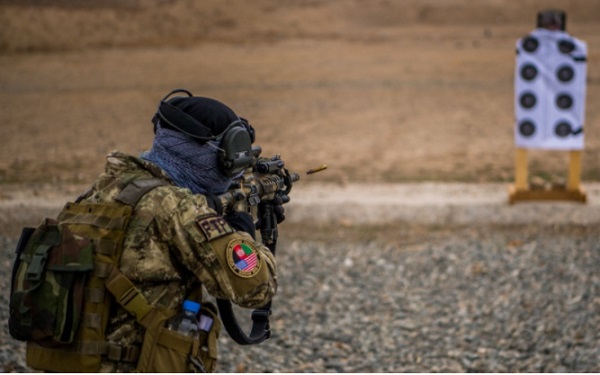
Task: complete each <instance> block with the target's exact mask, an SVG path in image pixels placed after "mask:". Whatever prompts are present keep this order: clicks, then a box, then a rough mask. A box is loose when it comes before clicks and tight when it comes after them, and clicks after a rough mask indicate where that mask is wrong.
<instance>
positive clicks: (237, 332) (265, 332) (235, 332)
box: [217, 299, 271, 345]
mask: <svg viewBox="0 0 600 375" xmlns="http://www.w3.org/2000/svg"><path fill="white" fill-rule="evenodd" d="M217 306H218V307H219V314H220V315H221V321H222V322H223V325H224V326H225V329H226V330H227V333H228V334H229V336H230V337H231V338H232V339H233V341H235V342H237V343H238V344H240V345H254V344H259V343H261V342H263V341H265V340H266V339H268V338H269V337H271V329H270V325H269V316H270V315H271V302H269V303H268V304H267V305H265V306H264V307H261V308H259V309H256V310H254V311H252V330H251V331H250V335H246V333H245V332H244V331H243V330H242V328H241V327H240V325H239V324H238V322H237V319H236V317H235V313H234V312H233V308H232V306H231V301H229V300H226V299H217Z"/></svg>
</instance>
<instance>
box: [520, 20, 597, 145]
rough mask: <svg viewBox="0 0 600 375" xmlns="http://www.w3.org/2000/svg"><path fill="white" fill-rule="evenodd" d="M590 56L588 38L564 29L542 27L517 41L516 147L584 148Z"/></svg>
mask: <svg viewBox="0 0 600 375" xmlns="http://www.w3.org/2000/svg"><path fill="white" fill-rule="evenodd" d="M586 58H587V45H586V43H585V42H583V41H581V40H579V39H576V38H573V37H571V36H570V35H569V34H568V33H566V32H565V31H561V30H548V29H544V28H538V29H535V30H534V31H532V32H531V33H530V34H529V35H527V36H525V37H523V38H521V39H519V40H518V41H517V59H516V66H515V117H516V121H515V144H516V146H517V147H522V148H541V149H555V150H582V149H583V145H584V142H583V141H584V137H583V125H584V116H585V92H586V86H585V85H586V74H587V63H586Z"/></svg>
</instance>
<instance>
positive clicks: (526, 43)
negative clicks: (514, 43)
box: [521, 36, 540, 53]
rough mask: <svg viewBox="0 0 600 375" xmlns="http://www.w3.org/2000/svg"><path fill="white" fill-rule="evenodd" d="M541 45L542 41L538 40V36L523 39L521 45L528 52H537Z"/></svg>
mask: <svg viewBox="0 0 600 375" xmlns="http://www.w3.org/2000/svg"><path fill="white" fill-rule="evenodd" d="M539 45H540V42H538V40H537V38H534V37H532V36H528V37H526V38H525V39H523V42H522V43H521V46H522V47H523V49H524V50H525V51H527V52H530V53H531V52H535V50H536V49H537V48H538V46H539Z"/></svg>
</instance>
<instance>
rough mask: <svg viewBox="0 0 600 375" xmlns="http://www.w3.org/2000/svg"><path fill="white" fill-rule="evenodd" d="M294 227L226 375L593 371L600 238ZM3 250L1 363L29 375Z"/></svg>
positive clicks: (553, 230)
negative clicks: (309, 234)
mask: <svg viewBox="0 0 600 375" xmlns="http://www.w3.org/2000/svg"><path fill="white" fill-rule="evenodd" d="M291 227H292V230H291V233H290V235H288V236H285V237H283V238H282V240H281V243H280V247H279V254H278V258H279V260H280V274H281V279H280V280H281V281H280V283H281V289H280V294H279V295H278V297H277V300H276V301H275V303H274V315H273V319H272V326H273V336H272V338H271V339H270V340H267V341H266V342H265V343H263V344H261V345H258V346H255V347H241V346H238V345H236V344H234V343H233V342H232V341H231V339H229V337H228V336H227V334H226V333H224V334H223V335H222V337H221V338H220V353H221V361H220V365H219V367H218V371H220V372H271V371H274V372H391V371H394V372H438V371H443V372H472V371H476V372H505V371H510V372H599V371H600V365H599V363H598V359H599V358H600V345H599V343H600V276H599V274H598V269H599V267H600V241H599V237H600V234H599V233H600V232H599V231H598V229H599V228H598V227H596V226H591V227H590V226H588V227H583V226H529V227H518V228H517V227H506V226H502V227H492V226H478V227H475V228H467V227H456V228H439V227H438V228H436V227H432V226H429V227H419V228H409V227H407V226H406V225H399V226H397V227H395V228H392V227H388V228H384V227H371V228H361V229H360V230H359V229H358V228H352V227H348V228H343V229H339V228H338V229H335V228H332V229H331V230H329V231H328V235H327V236H325V235H323V238H317V239H316V240H315V239H312V240H306V239H303V237H304V235H303V233H306V231H305V230H304V229H302V228H301V229H298V228H297V227H298V226H295V225H292V226H291ZM369 238H371V239H369ZM1 245H2V263H1V265H2V275H5V276H4V277H2V278H1V279H0V280H1V283H2V285H0V287H2V290H3V292H2V295H1V298H2V300H1V301H0V302H1V303H0V306H1V309H0V321H2V324H3V329H2V331H1V335H0V342H1V343H2V344H1V345H0V362H1V363H2V369H3V370H4V371H17V372H23V371H28V369H27V368H26V367H25V365H24V356H23V346H22V345H21V344H20V343H19V342H15V341H13V340H12V339H10V338H9V337H8V334H7V332H6V331H7V330H6V324H5V322H6V319H7V311H6V308H7V305H8V302H7V298H8V296H7V288H8V285H9V282H8V272H9V269H10V263H11V252H12V248H13V247H14V239H6V238H2V242H1ZM245 312H246V311H241V313H245ZM240 319H244V315H242V316H240Z"/></svg>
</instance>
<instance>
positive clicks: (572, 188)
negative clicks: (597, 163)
mask: <svg viewBox="0 0 600 375" xmlns="http://www.w3.org/2000/svg"><path fill="white" fill-rule="evenodd" d="M581 154H582V151H569V177H568V180H567V186H566V187H564V188H557V187H551V188H544V189H531V188H530V185H529V171H528V164H527V150H526V149H524V148H517V150H516V154H515V184H514V185H512V186H510V187H509V195H508V202H509V203H510V204H513V203H516V202H519V201H575V202H581V203H585V202H586V200H587V196H586V193H585V191H584V189H583V188H582V187H581Z"/></svg>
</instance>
